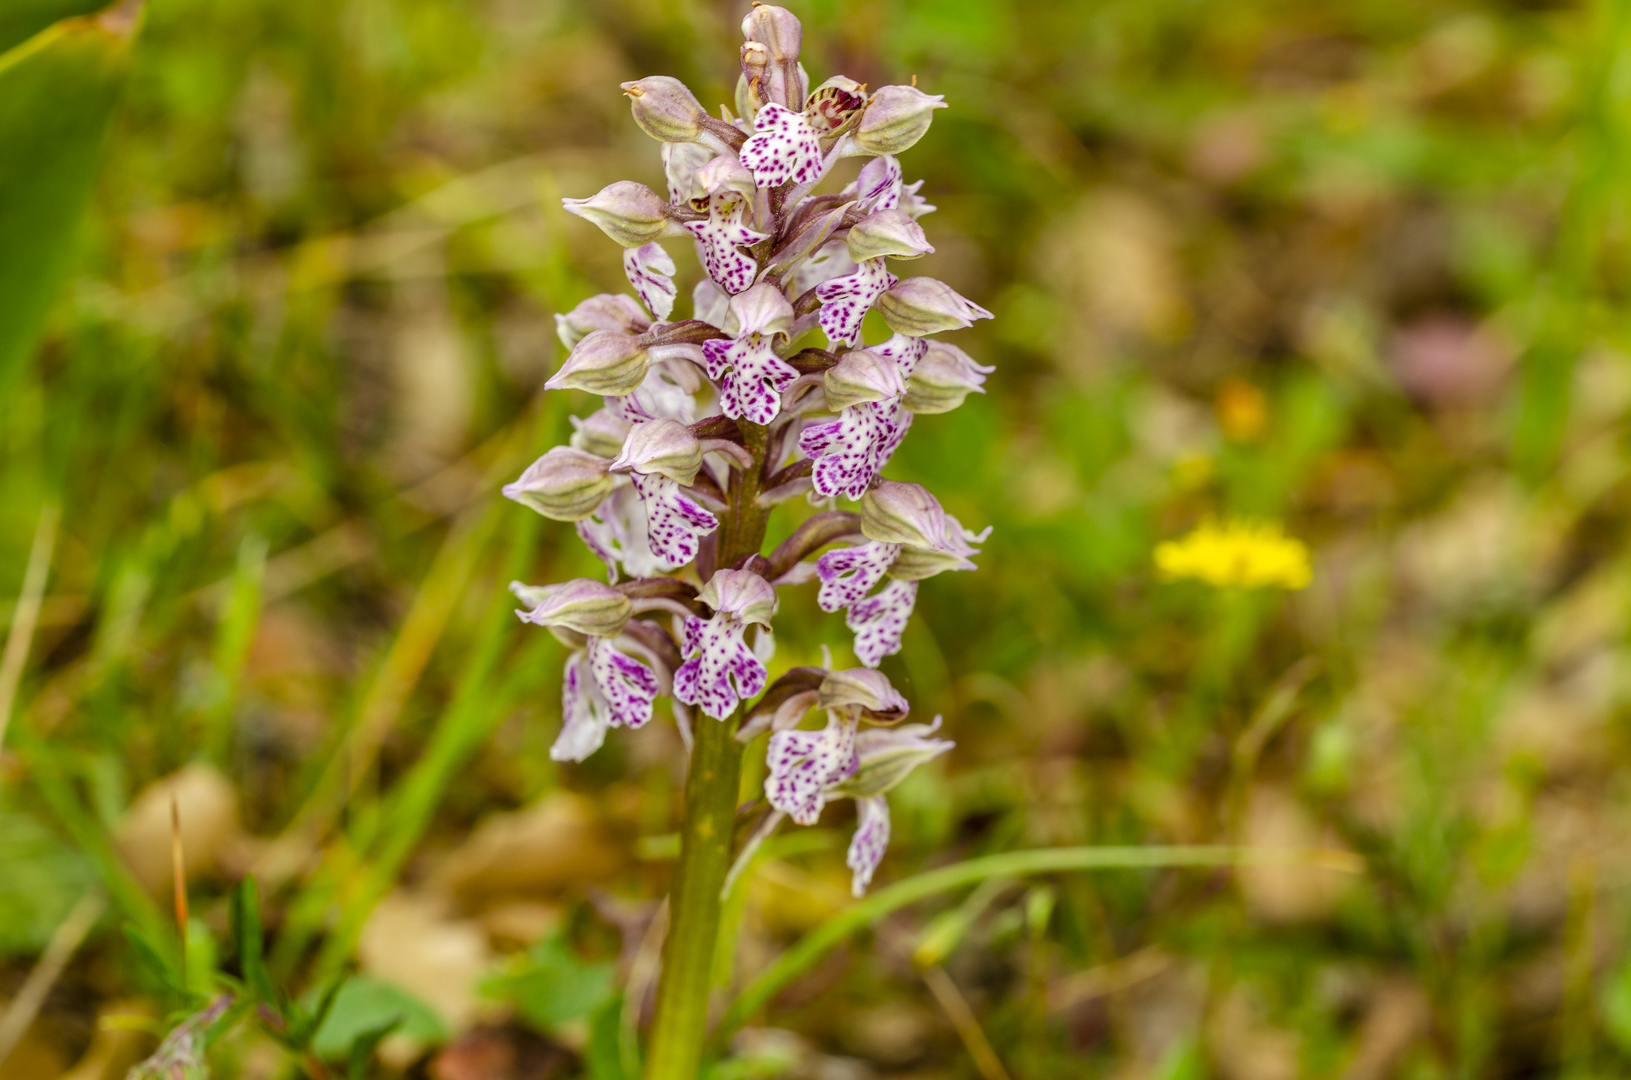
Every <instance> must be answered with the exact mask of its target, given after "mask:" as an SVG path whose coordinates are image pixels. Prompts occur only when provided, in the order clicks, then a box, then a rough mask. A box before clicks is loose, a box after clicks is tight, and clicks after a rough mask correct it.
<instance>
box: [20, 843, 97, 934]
mask: <svg viewBox="0 0 1631 1080" xmlns="http://www.w3.org/2000/svg"><path fill="white" fill-rule="evenodd" d="M0 866H3V867H5V871H4V872H3V873H0V956H13V955H18V954H26V953H36V952H39V951H40V950H41V949H42V948H44V947H45V943H46V941H47V940H48V939H49V938H50V936H51V931H52V930H54V929H55V928H56V925H57V923H58V922H60V921H61V920H62V916H63V913H64V912H66V911H67V910H68V909H69V908H71V907H73V906H74V902H75V901H76V900H78V899H79V898H80V896H82V895H83V894H84V892H85V890H86V889H88V888H90V886H91V884H92V883H93V882H94V881H95V880H96V871H95V868H94V867H92V865H91V864H90V862H89V861H88V860H87V859H86V858H85V857H84V856H83V855H81V854H79V853H78V852H77V851H74V850H73V849H72V848H70V847H69V846H68V845H66V844H64V843H63V842H62V841H60V840H58V839H57V838H56V837H54V836H52V835H51V833H50V832H49V831H48V830H46V829H45V827H44V826H42V825H40V824H39V822H37V821H35V820H34V819H33V818H31V817H29V816H27V815H26V814H14V813H0Z"/></svg>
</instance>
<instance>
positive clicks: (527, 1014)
mask: <svg viewBox="0 0 1631 1080" xmlns="http://www.w3.org/2000/svg"><path fill="white" fill-rule="evenodd" d="M482 991H483V992H484V993H486V994H488V995H490V996H492V997H496V998H500V999H503V1000H505V1001H509V1002H511V1003H513V1004H514V1005H515V1009H516V1012H517V1013H519V1014H520V1015H521V1018H522V1019H523V1020H525V1021H526V1022H527V1023H529V1024H531V1025H533V1026H534V1027H537V1028H539V1029H541V1030H543V1031H546V1032H549V1031H554V1030H555V1029H557V1028H559V1027H560V1026H561V1025H562V1024H566V1023H569V1022H571V1021H573V1020H577V1019H580V1018H582V1017H585V1016H588V1015H589V1014H590V1013H592V1012H594V1011H595V1010H596V1009H598V1008H600V1007H601V1006H602V1005H604V1004H605V1003H606V1001H607V1000H608V999H609V998H611V997H612V995H613V990H612V965H611V964H586V963H584V962H583V961H582V960H579V959H578V958H577V956H575V955H574V954H573V952H572V950H571V949H569V948H567V946H566V945H565V944H563V943H562V942H561V941H560V940H558V939H555V938H551V939H549V940H548V941H543V942H540V943H539V944H537V945H535V946H533V947H532V950H531V951H530V952H529V953H527V958H526V961H525V962H524V963H522V964H521V965H519V966H518V968H517V969H516V970H514V971H509V972H506V973H505V974H503V975H499V976H497V977H496V978H493V979H490V980H488V981H487V982H486V983H485V984H484V985H483V986H482Z"/></svg>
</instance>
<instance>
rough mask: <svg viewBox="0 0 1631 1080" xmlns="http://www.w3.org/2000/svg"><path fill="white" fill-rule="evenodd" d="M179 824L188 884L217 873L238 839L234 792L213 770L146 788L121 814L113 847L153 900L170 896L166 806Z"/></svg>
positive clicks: (192, 768) (197, 766)
mask: <svg viewBox="0 0 1631 1080" xmlns="http://www.w3.org/2000/svg"><path fill="white" fill-rule="evenodd" d="M172 799H173V800H174V801H175V806H176V810H177V812H178V814H179V817H180V821H181V848H182V852H183V854H184V856H185V858H186V863H187V879H188V880H189V881H192V880H194V879H196V878H198V877H199V876H200V875H203V874H207V873H209V872H211V871H213V870H215V869H216V868H217V867H218V866H219V865H220V860H221V856H222V855H223V854H224V853H226V852H227V851H228V849H230V848H231V847H232V846H233V845H234V844H236V843H237V842H238V841H239V840H240V839H241V837H242V835H243V834H242V830H241V829H240V827H239V824H238V792H237V789H235V788H234V787H233V786H232V784H231V782H230V781H228V780H227V778H226V777H224V776H222V775H221V774H220V773H219V772H217V771H216V769H215V768H214V767H213V766H210V765H206V764H204V763H202V762H194V763H193V764H191V765H188V766H186V767H185V768H183V769H181V770H180V771H178V772H174V773H171V774H170V775H169V776H166V777H164V778H163V779H162V780H158V781H155V782H154V783H153V784H151V785H149V786H148V787H147V788H146V789H145V790H143V791H142V793H141V794H140V795H138V796H137V797H136V801H135V802H133V803H132V804H131V806H130V809H129V810H127V811H126V812H125V817H124V820H123V821H121V822H120V823H119V829H118V833H117V834H116V836H115V838H114V843H115V845H116V846H117V848H118V850H119V854H120V855H122V856H123V857H124V860H125V862H126V864H128V865H129V867H130V870H131V873H132V874H134V875H135V877H136V880H137V881H139V882H141V884H142V888H144V889H146V890H147V891H148V892H149V893H150V894H152V895H153V896H158V897H163V896H168V895H169V894H170V891H171V888H172V883H173V880H174V877H173V873H172V869H171V865H172V864H171V824H170V804H171V800H172Z"/></svg>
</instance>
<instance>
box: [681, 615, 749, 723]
mask: <svg viewBox="0 0 1631 1080" xmlns="http://www.w3.org/2000/svg"><path fill="white" fill-rule="evenodd" d="M744 630H745V627H744V626H743V624H742V623H741V622H740V621H738V620H737V619H734V618H732V617H730V616H729V615H715V616H714V617H713V618H712V619H699V618H697V617H696V616H695V615H689V616H687V617H686V619H685V656H686V661H685V663H683V664H681V665H680V669H679V670H678V671H676V672H675V673H674V696H675V697H676V698H677V699H679V700H680V701H683V702H685V704H687V705H696V706H697V707H699V708H700V709H702V711H703V712H705V713H707V714H708V715H709V716H711V717H713V718H714V719H716V720H723V719H725V718H726V717H727V716H729V715H730V714H731V712H732V711H733V710H734V709H735V708H736V703H737V702H738V701H740V700H741V699H742V698H750V697H752V696H753V695H755V694H757V693H758V692H759V691H761V690H763V689H764V688H765V676H766V671H765V666H764V665H763V664H762V663H760V662H759V658H758V657H756V656H754V655H753V650H752V649H750V648H748V646H747V642H745V641H743V640H742V635H743V632H744Z"/></svg>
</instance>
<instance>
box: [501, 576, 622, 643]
mask: <svg viewBox="0 0 1631 1080" xmlns="http://www.w3.org/2000/svg"><path fill="white" fill-rule="evenodd" d="M510 591H511V592H512V593H514V594H515V595H516V598H517V599H518V600H520V601H521V602H522V603H523V604H526V605H527V608H528V610H526V611H518V612H516V614H517V615H519V616H520V617H521V621H522V622H530V623H534V624H536V625H538V626H548V627H551V628H553V627H557V626H558V627H563V628H565V629H567V630H576V631H577V632H578V633H580V634H587V635H589V636H590V637H616V636H617V635H618V634H620V633H622V632H623V627H624V626H625V625H627V623H628V621H629V619H630V618H631V617H632V616H633V615H634V604H633V603H632V602H630V600H629V598H628V597H627V596H624V595H623V594H622V593H620V592H618V591H617V590H616V589H614V588H612V587H611V586H610V585H606V584H604V583H602V582H599V581H591V580H590V579H588V578H578V579H576V580H574V581H566V582H562V583H561V584H559V585H545V586H541V587H540V586H537V585H523V584H522V583H521V582H519V581H512V582H510Z"/></svg>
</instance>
